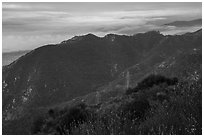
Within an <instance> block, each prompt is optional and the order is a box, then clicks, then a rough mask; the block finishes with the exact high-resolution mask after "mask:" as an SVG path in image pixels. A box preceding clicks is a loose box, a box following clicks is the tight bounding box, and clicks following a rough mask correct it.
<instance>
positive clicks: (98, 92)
mask: <svg viewBox="0 0 204 137" xmlns="http://www.w3.org/2000/svg"><path fill="white" fill-rule="evenodd" d="M151 74H156V75H151ZM157 74H159V75H157ZM160 75H162V76H160ZM148 76H149V77H148ZM163 76H164V77H163ZM145 78H147V79H150V80H147V81H145ZM158 79H159V80H158ZM160 79H162V80H160ZM151 81H152V82H151ZM158 81H160V82H158ZM161 81H162V82H161ZM169 81H174V82H170V83H169ZM201 81H202V31H201V30H199V31H197V32H194V33H187V34H184V35H180V36H177V35H174V36H170V35H169V36H164V35H162V34H160V33H159V32H156V31H152V32H147V33H143V34H136V35H134V36H119V35H115V34H109V35H106V36H105V37H103V38H99V37H96V36H94V35H92V34H88V35H84V36H76V37H74V38H72V39H70V40H67V41H63V42H62V43H60V44H57V45H48V46H43V47H41V48H38V49H35V50H33V51H31V52H30V53H28V54H26V55H25V56H23V57H21V58H19V59H18V60H17V61H15V62H13V63H12V64H10V65H8V66H5V67H4V68H3V133H4V134H201V127H202V126H201V118H202V111H201V110H202V109H201V108H202V107H201V102H202V99H201V89H202V88H201V87H202V86H201V83H202V82H201ZM149 82H150V83H152V84H144V83H149ZM139 83H143V84H144V86H140V85H141V84H139ZM172 83H173V84H172ZM189 101H190V102H191V101H192V102H191V103H190V102H189ZM76 114H77V115H76ZM73 115H74V116H73ZM162 116H163V117H162ZM70 117H71V118H70ZM180 117H182V119H181V120H182V121H180V119H179V118H180ZM103 119H104V120H105V121H104V120H103ZM171 119H175V121H171ZM63 121H65V122H63ZM109 122H110V123H109ZM98 125H100V126H98ZM118 125H120V126H118ZM119 131H120V132H119Z"/></svg>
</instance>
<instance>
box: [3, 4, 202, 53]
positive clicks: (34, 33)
mask: <svg viewBox="0 0 204 137" xmlns="http://www.w3.org/2000/svg"><path fill="white" fill-rule="evenodd" d="M2 8H3V11H2V25H3V51H15V50H26V49H34V48H36V47H39V46H42V45H44V44H48V43H58V42H61V41H63V40H65V39H68V38H70V37H72V36H74V35H82V34H86V33H94V34H96V35H98V36H104V35H106V34H107V33H118V34H128V35H132V34H135V33H138V32H145V31H149V30H161V31H164V33H165V34H168V32H169V34H174V33H179V32H174V31H175V30H176V31H178V30H179V29H178V28H168V26H163V24H165V23H169V22H172V21H175V20H193V19H196V18H201V17H202V4H201V3H3V4H2ZM183 29H184V28H181V29H180V30H183ZM184 30H185V29H184Z"/></svg>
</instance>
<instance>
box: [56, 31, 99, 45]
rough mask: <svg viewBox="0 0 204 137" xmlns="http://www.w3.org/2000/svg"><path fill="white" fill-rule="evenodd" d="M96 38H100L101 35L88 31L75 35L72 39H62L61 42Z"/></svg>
mask: <svg viewBox="0 0 204 137" xmlns="http://www.w3.org/2000/svg"><path fill="white" fill-rule="evenodd" d="M96 39H99V37H98V36H96V35H94V34H92V33H88V34H85V35H81V36H74V37H72V38H71V39H68V40H65V41H62V42H61V43H60V44H66V43H73V42H79V41H81V40H96Z"/></svg>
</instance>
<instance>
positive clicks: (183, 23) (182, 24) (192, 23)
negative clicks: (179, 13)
mask: <svg viewBox="0 0 204 137" xmlns="http://www.w3.org/2000/svg"><path fill="white" fill-rule="evenodd" d="M164 25H167V26H175V27H190V26H202V19H196V20H191V21H174V22H171V23H168V24H164Z"/></svg>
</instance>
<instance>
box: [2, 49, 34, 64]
mask: <svg viewBox="0 0 204 137" xmlns="http://www.w3.org/2000/svg"><path fill="white" fill-rule="evenodd" d="M29 51H30V50H23V51H13V52H3V53H2V65H3V66H5V65H9V64H10V63H12V62H13V61H15V60H16V59H18V58H19V57H21V56H23V55H25V54H26V53H28V52H29Z"/></svg>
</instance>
